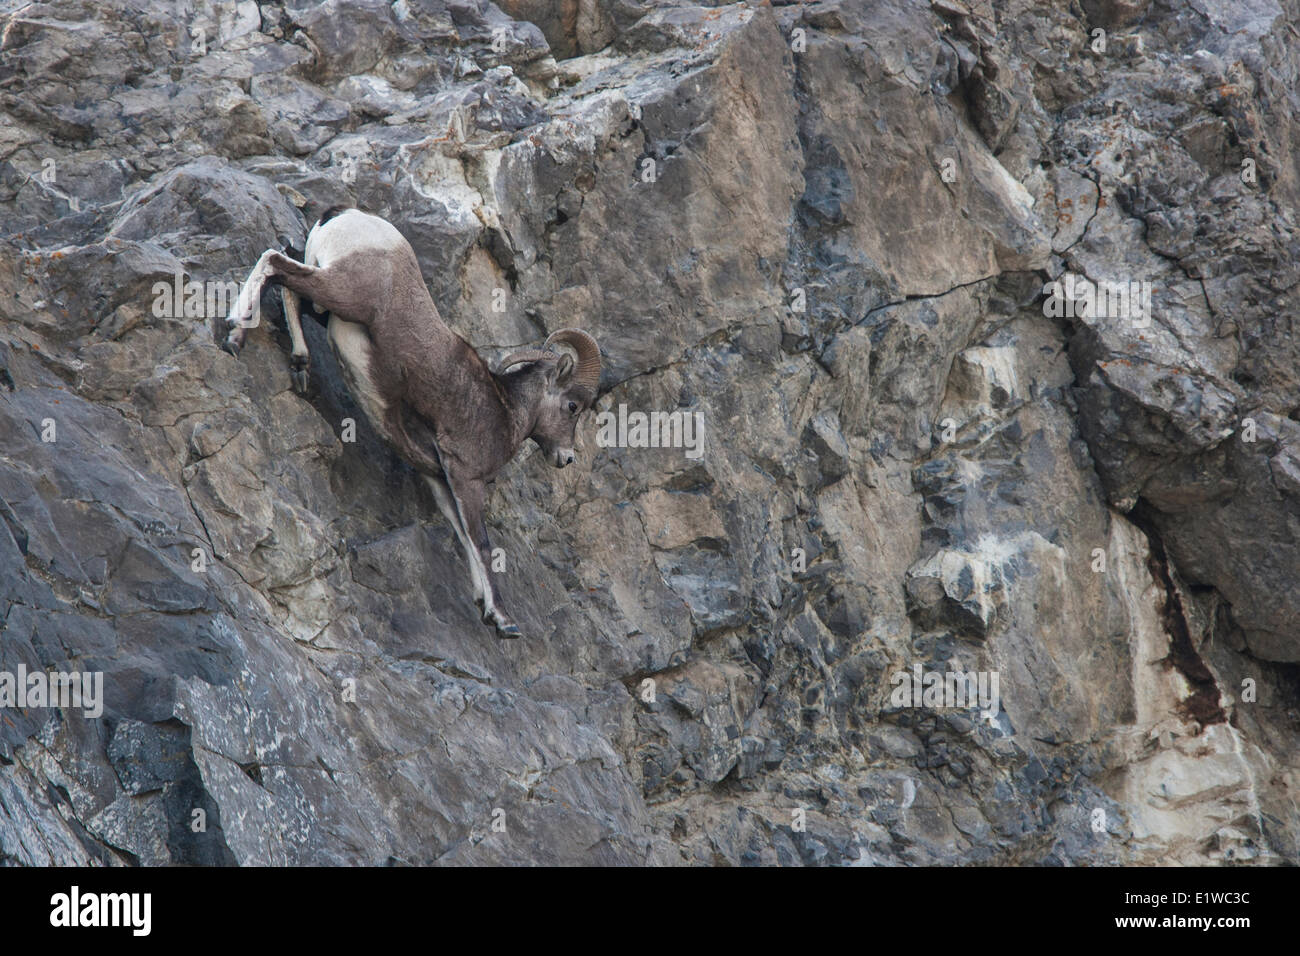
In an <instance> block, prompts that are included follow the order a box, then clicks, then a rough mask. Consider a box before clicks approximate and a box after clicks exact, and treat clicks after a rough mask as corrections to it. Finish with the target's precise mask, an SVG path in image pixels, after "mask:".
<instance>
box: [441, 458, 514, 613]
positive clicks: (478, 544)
mask: <svg viewBox="0 0 1300 956" xmlns="http://www.w3.org/2000/svg"><path fill="white" fill-rule="evenodd" d="M447 486H448V487H449V488H450V489H451V495H452V499H453V501H454V502H455V505H456V512H457V514H458V516H459V517H460V526H461V528H462V529H463V531H464V535H465V537H464V538H462V539H461V543H462V544H463V545H464V546H465V553H466V557H468V558H469V561H470V566H471V567H472V568H474V569H475V570H476V572H477V573H478V576H479V581H480V582H481V585H482V591H483V597H482V601H481V603H480V605H479V610H480V611H481V612H482V617H483V623H484V624H491V625H492V626H493V627H495V628H496V630H497V635H498V636H500V637H519V636H520V632H519V628H518V626H516V625H515V623H514V622H513V621H511V620H510V618H509V616H508V615H507V614H506V613H505V611H503V610H502V609H501V606H500V602H499V601H498V598H497V593H496V587H495V585H493V583H492V572H491V571H490V570H489V568H490V567H491V564H492V545H491V542H489V541H488V536H487V523H486V522H485V521H484V520H483V508H484V505H486V503H487V485H485V484H484V483H483V482H481V481H472V480H463V479H461V480H458V479H457V478H456V476H455V475H454V474H449V475H448V476H447Z"/></svg>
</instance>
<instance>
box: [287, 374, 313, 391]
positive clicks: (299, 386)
mask: <svg viewBox="0 0 1300 956" xmlns="http://www.w3.org/2000/svg"><path fill="white" fill-rule="evenodd" d="M289 377H290V378H292V379H293V389H294V391H295V392H297V393H298V394H299V395H306V394H307V382H308V381H309V380H310V377H309V375H308V374H307V369H305V368H296V369H294V370H293V371H291V372H290V373H289Z"/></svg>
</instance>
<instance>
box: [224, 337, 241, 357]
mask: <svg viewBox="0 0 1300 956" xmlns="http://www.w3.org/2000/svg"><path fill="white" fill-rule="evenodd" d="M240 347H241V346H240V343H239V342H236V341H235V340H234V339H232V338H231V337H230V336H226V338H225V340H224V341H223V342H222V343H221V350H222V351H223V352H229V353H230V354H231V355H233V356H234V357H235V358H239V349H240Z"/></svg>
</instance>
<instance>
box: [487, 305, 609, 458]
mask: <svg viewBox="0 0 1300 956" xmlns="http://www.w3.org/2000/svg"><path fill="white" fill-rule="evenodd" d="M553 345H567V346H568V347H569V348H571V349H573V352H574V355H569V354H568V353H561V352H555V351H553V350H552V349H551V346H553ZM575 356H576V358H575ZM523 362H535V363H537V366H538V371H537V374H540V375H541V376H542V383H541V388H540V390H539V394H540V398H539V399H538V405H537V409H536V415H535V417H534V421H535V423H536V424H535V425H534V426H533V430H532V432H530V433H529V435H528V437H529V438H531V439H532V440H533V441H534V442H536V443H537V446H538V447H539V448H541V449H542V451H543V452H544V453H545V454H546V456H547V458H549V459H550V461H551V464H553V465H554V466H555V467H556V468H563V467H565V466H566V465H571V464H572V463H573V460H574V453H573V438H574V433H575V432H576V431H577V427H578V419H579V418H580V417H581V416H582V413H583V412H585V411H586V410H587V409H588V408H590V407H591V404H592V402H594V401H595V400H596V387H597V386H598V385H599V384H600V346H598V345H597V344H596V340H595V339H593V338H592V337H591V336H590V335H588V334H587V333H586V332H583V331H581V330H580V329H560V330H559V331H558V332H552V333H551V335H550V336H549V337H548V338H547V339H546V344H545V346H544V347H543V349H541V350H538V349H530V350H529V351H526V352H515V353H514V354H513V355H510V356H508V357H507V358H506V359H505V361H503V362H502V363H501V368H500V370H499V372H498V374H500V373H501V372H505V371H506V369H508V368H510V367H511V366H513V365H518V364H520V363H523Z"/></svg>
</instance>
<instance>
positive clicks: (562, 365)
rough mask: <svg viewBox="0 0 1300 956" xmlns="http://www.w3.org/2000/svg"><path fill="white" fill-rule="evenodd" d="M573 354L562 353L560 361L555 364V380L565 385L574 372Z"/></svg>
mask: <svg viewBox="0 0 1300 956" xmlns="http://www.w3.org/2000/svg"><path fill="white" fill-rule="evenodd" d="M573 364H574V363H573V356H572V355H561V356H560V361H559V362H558V363H556V366H555V381H556V383H557V384H559V385H561V386H563V385H564V384H565V383H566V382H568V381H569V376H570V375H572V374H573Z"/></svg>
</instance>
